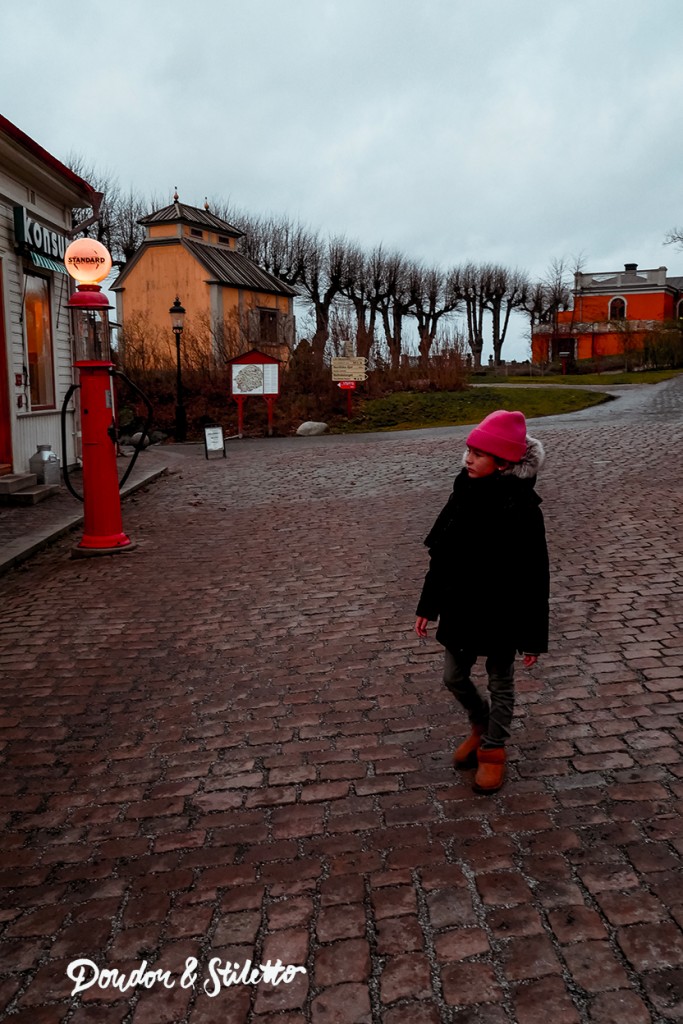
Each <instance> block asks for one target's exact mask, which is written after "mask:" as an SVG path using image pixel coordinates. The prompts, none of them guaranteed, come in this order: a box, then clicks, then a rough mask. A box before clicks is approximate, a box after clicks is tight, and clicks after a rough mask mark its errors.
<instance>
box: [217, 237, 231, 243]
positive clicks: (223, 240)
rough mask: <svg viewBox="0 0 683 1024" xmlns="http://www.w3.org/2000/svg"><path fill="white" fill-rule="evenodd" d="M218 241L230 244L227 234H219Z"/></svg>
mask: <svg viewBox="0 0 683 1024" xmlns="http://www.w3.org/2000/svg"><path fill="white" fill-rule="evenodd" d="M218 241H219V242H220V243H221V245H230V238H229V237H228V235H219V236H218Z"/></svg>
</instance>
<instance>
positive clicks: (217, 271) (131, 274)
mask: <svg viewBox="0 0 683 1024" xmlns="http://www.w3.org/2000/svg"><path fill="white" fill-rule="evenodd" d="M140 223H141V224H142V225H144V227H145V229H146V238H145V241H144V242H143V243H142V245H141V246H140V248H139V249H138V250H137V252H136V253H135V255H134V256H133V257H132V259H130V260H129V261H128V262H127V263H126V265H125V266H124V268H123V270H122V271H121V273H120V275H119V277H118V279H117V281H116V283H115V285H114V286H113V288H112V291H114V292H115V293H116V306H117V318H118V321H119V323H120V324H121V325H122V326H123V332H122V337H121V345H120V347H121V357H122V361H123V362H124V363H129V364H130V362H131V361H132V360H133V359H135V361H136V362H138V363H141V364H142V365H145V364H146V365H148V366H154V365H164V364H165V363H167V362H168V360H169V357H170V356H171V355H172V351H171V348H172V345H173V335H172V332H171V322H170V316H169V309H170V307H171V306H172V304H173V301H174V299H175V297H176V296H178V297H179V298H180V302H181V304H182V305H183V307H184V308H185V310H186V312H187V316H186V318H185V330H184V332H183V345H184V352H185V356H186V360H187V361H188V362H189V363H190V364H192V363H194V364H195V366H196V368H200V367H201V366H202V365H206V364H207V363H211V364H212V365H215V364H216V363H217V364H219V365H222V364H224V363H225V361H226V360H227V359H229V358H231V357H232V356H235V355H239V354H240V353H242V352H246V351H248V350H249V349H252V348H258V349H260V350H261V351H265V352H268V353H270V354H271V355H273V356H276V357H277V358H279V359H282V360H283V361H285V362H286V361H287V359H288V357H289V353H290V352H291V349H292V346H293V343H294V312H293V309H294V296H295V295H296V292H295V290H294V289H293V288H291V287H290V286H289V285H287V284H285V283H284V282H283V281H279V280H278V279H277V278H276V277H273V275H272V274H269V273H267V272H266V271H265V270H262V269H261V267H259V266H257V265H256V264H255V263H254V262H253V261H252V260H250V259H248V258H247V257H246V256H244V255H243V254H242V253H241V252H239V251H238V250H237V249H236V247H235V244H236V241H237V239H238V238H241V237H242V232H240V231H238V230H237V229H236V228H234V227H233V226H232V225H231V224H228V223H227V221H224V220H221V219H220V217H216V216H215V215H214V214H213V213H211V211H210V209H209V208H208V204H207V205H205V207H204V208H203V209H200V208H198V207H195V206H187V205H185V204H184V203H181V202H180V201H179V199H178V195H177V193H176V195H175V197H174V202H173V203H171V205H170V206H166V207H164V209H162V210H156V211H155V212H154V213H150V214H149V215H148V216H146V217H143V218H142V220H141V221H140ZM133 348H135V349H136V350H140V351H138V352H137V357H136V354H135V353H134V352H133V351H132V350H133ZM143 349H144V352H143V358H142V359H141V358H140V352H141V351H142V350H143Z"/></svg>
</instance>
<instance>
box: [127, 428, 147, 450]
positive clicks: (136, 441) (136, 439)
mask: <svg viewBox="0 0 683 1024" xmlns="http://www.w3.org/2000/svg"><path fill="white" fill-rule="evenodd" d="M141 438H142V431H141V430H139V431H138V432H137V434H133V436H132V437H131V439H130V443H131V444H134V445H139V444H140V440H141ZM149 444H150V440H149V434H145V440H144V444H143V445H142V447H143V448H147V447H148V446H149Z"/></svg>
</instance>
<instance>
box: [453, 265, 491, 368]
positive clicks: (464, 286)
mask: <svg viewBox="0 0 683 1024" xmlns="http://www.w3.org/2000/svg"><path fill="white" fill-rule="evenodd" d="M453 274H454V275H456V276H457V280H458V287H459V289H460V292H461V294H462V297H463V301H464V303H465V312H466V319H467V344H468V345H469V347H470V351H471V352H472V358H473V360H474V366H475V369H478V368H479V367H480V366H481V353H482V351H483V348H484V312H485V310H486V295H485V291H484V285H483V276H484V272H483V270H482V267H479V266H477V265H476V264H475V263H466V264H465V266H464V267H462V268H456V270H454V271H453Z"/></svg>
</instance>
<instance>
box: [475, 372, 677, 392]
mask: <svg viewBox="0 0 683 1024" xmlns="http://www.w3.org/2000/svg"><path fill="white" fill-rule="evenodd" d="M679 373H683V370H640V371H638V372H637V373H634V372H633V371H631V372H630V373H626V372H623V371H619V372H618V373H610V372H606V373H574V374H571V373H568V374H566V375H565V376H564V377H563V376H562V374H561V373H553V374H550V373H548V374H546V375H545V377H538V376H535V377H517V376H513V375H512V374H510V376H509V377H508V376H506V375H505V374H502V373H497V374H495V376H494V375H491V376H489V375H487V376H485V377H483V376H482V377H479V378H472V380H471V383H472V384H476V383H478V381H479V380H481V382H482V384H487V385H488V384H540V385H543V384H566V385H567V387H571V388H576V387H581V385H582V384H602V385H603V387H606V388H608V387H611V386H612V385H613V384H659V383H660V382H661V381H663V380H671V378H672V377H677V376H678V375H679Z"/></svg>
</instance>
